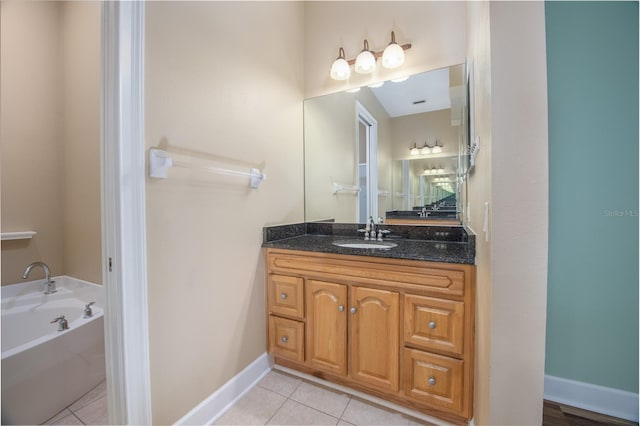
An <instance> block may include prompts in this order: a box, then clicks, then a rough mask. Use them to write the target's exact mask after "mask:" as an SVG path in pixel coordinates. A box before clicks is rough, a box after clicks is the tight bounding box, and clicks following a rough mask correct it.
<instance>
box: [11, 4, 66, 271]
mask: <svg viewBox="0 0 640 426" xmlns="http://www.w3.org/2000/svg"><path fill="white" fill-rule="evenodd" d="M0 7H1V10H0V14H1V15H2V16H1V19H2V22H1V29H0V31H1V34H0V39H1V47H0V50H1V52H0V53H1V56H2V57H1V60H0V66H1V69H0V93H1V94H2V96H1V97H0V110H1V112H0V114H1V116H0V122H1V123H2V125H1V126H0V140H1V143H2V146H1V147H0V149H1V150H2V156H1V162H2V188H1V191H2V232H13V231H36V232H37V235H36V236H34V237H33V239H31V240H15V241H3V242H2V284H10V283H16V282H19V281H21V276H22V272H23V271H24V268H25V267H26V266H27V265H28V264H29V263H31V262H34V261H37V260H41V261H44V262H45V263H47V264H48V265H49V267H50V268H51V273H52V274H55V275H60V274H62V273H63V272H64V266H63V243H62V240H63V230H62V224H63V203H62V199H63V197H62V185H61V183H62V179H63V166H62V141H63V139H62V134H63V123H62V118H63V110H62V105H61V100H62V96H63V89H62V87H63V86H62V84H61V82H62V53H63V51H62V43H61V37H62V34H61V7H60V5H59V4H58V3H55V2H50V3H40V2H19V1H11V2H6V1H3V2H2V3H1V6H0ZM42 277H43V274H42V271H41V270H40V269H38V270H37V271H34V272H33V275H31V276H30V278H33V279H36V278H42Z"/></svg>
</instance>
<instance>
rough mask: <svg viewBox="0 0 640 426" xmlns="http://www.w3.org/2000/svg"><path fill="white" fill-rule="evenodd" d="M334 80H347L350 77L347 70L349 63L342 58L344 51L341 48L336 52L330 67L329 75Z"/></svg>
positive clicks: (348, 69)
mask: <svg viewBox="0 0 640 426" xmlns="http://www.w3.org/2000/svg"><path fill="white" fill-rule="evenodd" d="M329 74H330V75H331V78H332V79H334V80H347V79H349V77H351V69H350V68H349V62H347V60H346V59H345V57H344V49H343V48H342V47H341V48H340V50H338V57H337V58H336V60H335V61H333V64H332V65H331V72H330V73H329Z"/></svg>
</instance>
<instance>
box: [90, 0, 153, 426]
mask: <svg viewBox="0 0 640 426" xmlns="http://www.w3.org/2000/svg"><path fill="white" fill-rule="evenodd" d="M144 8H145V5H144V2H137V1H132V2H115V1H103V2H102V13H101V19H102V29H101V50H102V76H101V103H102V105H101V106H102V108H101V120H100V121H101V125H100V126H101V129H100V133H101V140H100V154H101V155H100V158H101V201H102V203H101V213H102V256H103V262H102V282H103V285H104V289H105V315H104V320H105V359H106V375H107V395H108V402H109V403H108V405H109V423H110V424H151V423H152V418H151V386H150V364H149V325H148V311H147V306H148V304H147V270H146V269H147V256H146V223H145V221H146V213H145V141H144V10H145V9H144Z"/></svg>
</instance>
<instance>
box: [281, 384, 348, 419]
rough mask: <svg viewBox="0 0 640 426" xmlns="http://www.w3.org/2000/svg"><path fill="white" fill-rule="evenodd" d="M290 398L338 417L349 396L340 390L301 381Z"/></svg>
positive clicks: (345, 406)
mask: <svg viewBox="0 0 640 426" xmlns="http://www.w3.org/2000/svg"><path fill="white" fill-rule="evenodd" d="M291 399H293V400H295V401H298V402H300V403H302V404H304V405H306V406H308V407H311V408H315V409H316V410H320V411H322V412H323V413H327V414H329V415H331V416H333V417H337V418H340V417H341V416H342V413H344V409H345V408H347V404H348V403H349V399H350V397H349V396H348V395H346V394H344V393H342V392H337V391H334V390H330V389H327V388H324V387H322V386H318V385H315V384H313V383H309V382H302V383H301V384H300V386H298V388H297V389H296V390H295V392H293V394H292V395H291Z"/></svg>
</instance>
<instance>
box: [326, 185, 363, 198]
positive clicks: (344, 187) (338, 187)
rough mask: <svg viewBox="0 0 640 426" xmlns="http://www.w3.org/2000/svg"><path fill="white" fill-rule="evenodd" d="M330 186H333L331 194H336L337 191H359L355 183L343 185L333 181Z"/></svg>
mask: <svg viewBox="0 0 640 426" xmlns="http://www.w3.org/2000/svg"><path fill="white" fill-rule="evenodd" d="M331 187H332V188H333V191H332V192H333V195H336V194H337V193H338V192H353V193H354V194H359V193H360V187H359V186H356V185H343V184H341V183H337V182H333V185H332V186H331Z"/></svg>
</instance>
